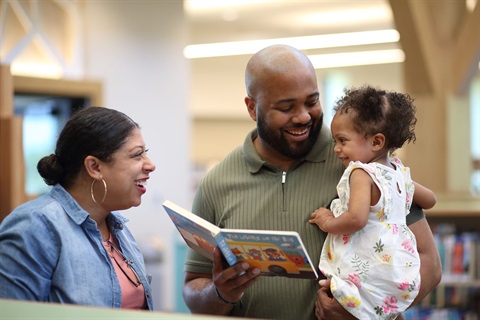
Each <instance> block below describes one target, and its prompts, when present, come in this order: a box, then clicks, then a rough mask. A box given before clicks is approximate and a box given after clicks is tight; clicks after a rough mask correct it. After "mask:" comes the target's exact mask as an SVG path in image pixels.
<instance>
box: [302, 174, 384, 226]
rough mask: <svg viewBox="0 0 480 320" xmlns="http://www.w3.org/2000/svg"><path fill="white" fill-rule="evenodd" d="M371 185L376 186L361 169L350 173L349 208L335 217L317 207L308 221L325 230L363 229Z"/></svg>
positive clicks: (326, 210)
mask: <svg viewBox="0 0 480 320" xmlns="http://www.w3.org/2000/svg"><path fill="white" fill-rule="evenodd" d="M372 187H376V186H375V185H374V183H373V181H372V178H370V176H369V175H368V173H366V172H365V171H364V170H362V169H357V170H354V171H353V172H352V174H351V175H350V202H349V210H348V211H345V212H343V213H342V214H341V215H340V216H338V217H337V218H335V217H334V215H333V214H332V212H331V211H330V210H328V209H326V208H319V209H317V210H315V212H314V213H312V215H311V219H310V220H309V222H310V223H312V224H316V225H318V227H319V228H320V229H322V230H323V231H325V232H328V233H333V234H350V233H353V232H356V231H358V230H360V229H363V228H364V227H365V225H366V224H367V221H368V213H369V212H370V200H371V194H372Z"/></svg>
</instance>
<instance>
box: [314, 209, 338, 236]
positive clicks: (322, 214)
mask: <svg viewBox="0 0 480 320" xmlns="http://www.w3.org/2000/svg"><path fill="white" fill-rule="evenodd" d="M331 219H335V216H334V215H333V213H332V211H330V210H328V209H327V208H318V209H317V210H315V212H313V213H312V215H311V216H310V220H308V222H310V223H311V224H316V225H317V226H318V227H319V228H320V229H322V231H325V232H328V231H327V230H326V229H327V223H328V221H329V220H331Z"/></svg>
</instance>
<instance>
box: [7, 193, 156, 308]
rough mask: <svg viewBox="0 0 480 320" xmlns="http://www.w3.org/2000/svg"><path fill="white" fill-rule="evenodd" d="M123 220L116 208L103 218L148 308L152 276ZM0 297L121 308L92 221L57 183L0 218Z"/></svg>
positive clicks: (108, 262) (107, 259)
mask: <svg viewBox="0 0 480 320" xmlns="http://www.w3.org/2000/svg"><path fill="white" fill-rule="evenodd" d="M126 221H127V219H125V218H124V217H122V216H121V215H120V214H119V213H118V212H112V213H110V214H109V215H108V217H107V222H108V224H109V226H110V230H112V233H113V235H114V236H115V237H116V239H117V241H118V244H119V246H120V248H121V250H122V251H123V254H124V255H125V257H126V258H127V259H132V260H133V268H134V269H135V271H137V273H138V275H139V277H140V280H141V281H142V284H143V286H144V288H145V296H146V300H147V304H148V309H150V310H152V308H153V303H152V296H151V294H152V292H151V288H150V283H151V276H150V275H147V274H146V272H145V264H144V261H143V256H142V254H141V252H140V249H139V248H138V245H137V243H136V242H135V239H134V238H133V235H132V234H131V233H130V231H129V230H128V228H127V227H126V226H125V222H126ZM0 298H7V299H18V300H33V301H47V302H58V303H70V304H79V305H90V306H99V307H113V308H120V307H121V303H122V292H121V288H120V284H119V282H118V279H117V275H116V273H115V269H114V267H113V265H112V262H111V260H110V257H109V256H108V253H107V252H106V250H105V248H104V247H103V244H102V237H101V234H100V231H99V230H98V228H97V224H96V223H95V221H94V220H92V219H91V218H90V216H89V214H88V213H87V212H86V211H85V210H83V209H82V208H81V207H80V206H79V204H78V203H77V202H76V201H75V199H73V198H72V197H71V196H70V194H69V193H68V192H67V191H66V190H65V189H64V188H63V187H62V186H60V185H58V184H57V185H55V186H54V187H53V188H52V190H51V191H50V192H49V193H48V194H45V195H43V196H41V197H39V198H36V199H35V200H32V201H29V202H27V203H24V204H23V205H21V206H19V207H18V208H16V209H15V210H14V211H12V212H11V213H10V214H9V215H8V216H7V217H6V218H5V219H4V220H3V222H2V223H0Z"/></svg>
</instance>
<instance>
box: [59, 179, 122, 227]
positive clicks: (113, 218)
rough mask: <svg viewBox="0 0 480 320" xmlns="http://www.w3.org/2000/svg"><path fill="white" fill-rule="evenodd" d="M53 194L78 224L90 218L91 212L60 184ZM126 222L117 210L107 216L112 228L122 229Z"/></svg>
mask: <svg viewBox="0 0 480 320" xmlns="http://www.w3.org/2000/svg"><path fill="white" fill-rule="evenodd" d="M51 195H52V197H53V198H54V199H55V200H56V201H58V203H60V205H61V206H62V207H63V208H64V209H65V212H66V213H67V215H68V216H69V217H70V219H72V220H73V221H74V222H75V223H76V224H77V225H81V224H83V223H84V222H85V221H86V220H87V219H88V218H90V215H89V213H88V212H87V211H85V210H84V209H83V208H82V207H80V205H79V204H78V202H77V201H76V200H75V199H74V198H73V197H72V196H71V195H70V193H68V192H67V190H65V188H63V187H62V186H61V185H60V184H58V183H57V184H56V185H55V186H53V188H52V190H51ZM126 222H128V219H127V218H125V217H124V216H122V215H120V214H119V213H118V212H116V211H112V212H111V213H110V214H109V215H108V216H107V223H108V225H109V226H110V227H112V229H120V230H122V229H123V226H124V224H125V223H126Z"/></svg>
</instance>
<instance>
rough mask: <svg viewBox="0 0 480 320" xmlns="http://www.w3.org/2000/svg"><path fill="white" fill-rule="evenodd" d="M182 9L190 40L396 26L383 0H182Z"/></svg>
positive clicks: (389, 9)
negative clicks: (183, 8) (183, 2)
mask: <svg viewBox="0 0 480 320" xmlns="http://www.w3.org/2000/svg"><path fill="white" fill-rule="evenodd" d="M206 4H217V6H210V7H208V6H206ZM185 13H186V16H187V20H188V21H189V23H190V28H189V29H190V43H191V44H199V43H211V42H224V41H237V40H253V39H270V38H280V37H293V36H304V35H318V34H331V33H343V32H354V31H370V30H381V29H394V28H395V27H394V23H393V16H392V12H391V8H390V4H389V2H388V1H387V0H340V1H338V0H337V1H333V0H310V1H305V0H303V1H302V0H276V1H272V0H253V1H252V0H239V1H237V0H185Z"/></svg>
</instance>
